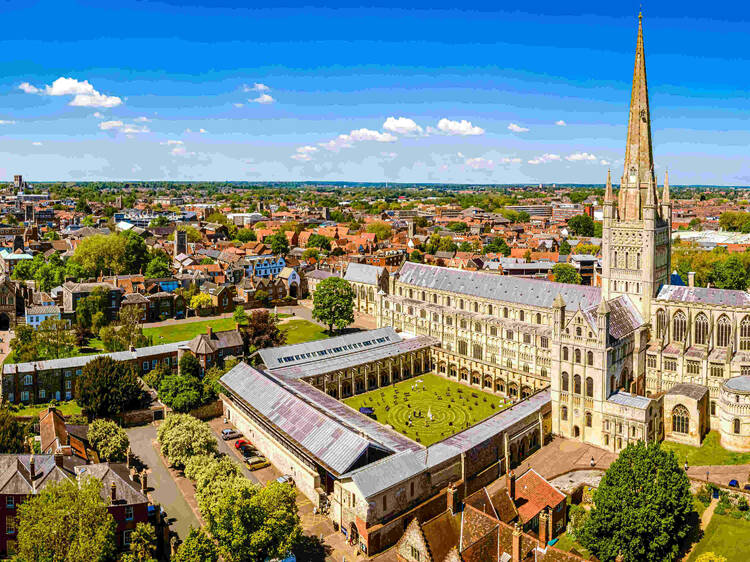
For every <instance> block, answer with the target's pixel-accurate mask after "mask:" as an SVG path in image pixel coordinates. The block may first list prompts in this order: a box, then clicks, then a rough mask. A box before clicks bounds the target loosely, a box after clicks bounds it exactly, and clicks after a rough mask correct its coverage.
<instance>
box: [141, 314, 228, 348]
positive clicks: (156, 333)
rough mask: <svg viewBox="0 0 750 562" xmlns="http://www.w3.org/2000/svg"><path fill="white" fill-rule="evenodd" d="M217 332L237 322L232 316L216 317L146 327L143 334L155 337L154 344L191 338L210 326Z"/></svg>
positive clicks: (203, 332)
mask: <svg viewBox="0 0 750 562" xmlns="http://www.w3.org/2000/svg"><path fill="white" fill-rule="evenodd" d="M209 326H211V328H213V329H214V331H215V332H221V331H223V330H231V329H233V328H234V327H235V326H236V322H235V321H234V320H233V319H232V318H231V317H229V318H216V319H214V320H203V321H200V322H183V323H181V324H171V325H169V326H159V327H158V328H145V329H144V330H143V335H144V336H146V337H151V338H153V342H154V345H159V344H162V343H174V342H176V341H183V340H191V339H193V338H194V337H195V336H197V335H198V334H205V333H206V330H207V329H208V327H209Z"/></svg>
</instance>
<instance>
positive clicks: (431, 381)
mask: <svg viewBox="0 0 750 562" xmlns="http://www.w3.org/2000/svg"><path fill="white" fill-rule="evenodd" d="M344 402H345V403H346V404H347V405H349V406H351V407H352V408H354V409H359V408H361V407H363V406H364V407H369V408H372V409H373V410H374V411H375V413H374V418H375V419H377V420H378V421H379V422H380V423H383V424H387V425H390V426H391V427H393V429H395V430H396V431H398V432H399V433H403V434H404V435H406V436H407V437H409V438H411V439H414V440H416V441H419V442H420V443H422V444H424V445H431V444H432V443H435V442H437V441H441V440H443V439H445V438H447V437H450V436H451V435H453V434H454V433H458V432H459V431H462V430H464V429H466V428H468V427H471V426H472V425H474V424H475V423H477V422H479V421H482V420H483V419H485V418H487V417H489V416H491V415H493V414H496V413H498V412H499V411H500V410H502V409H503V408H505V407H507V406H509V405H510V403H506V401H505V400H504V399H503V398H500V397H498V396H494V395H492V394H488V393H486V392H482V391H479V390H476V389H473V388H469V387H467V386H465V385H462V384H459V383H456V382H453V381H451V380H448V379H446V378H444V377H441V376H439V375H434V374H426V375H421V376H419V377H415V378H413V379H409V380H406V381H402V382H400V383H397V384H395V385H391V386H387V387H383V388H380V389H377V390H373V391H371V392H368V393H365V394H359V395H357V396H353V397H351V398H347V399H346V400H344ZM430 415H431V417H432V419H430Z"/></svg>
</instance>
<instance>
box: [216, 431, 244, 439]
mask: <svg viewBox="0 0 750 562" xmlns="http://www.w3.org/2000/svg"><path fill="white" fill-rule="evenodd" d="M238 437H242V434H241V433H240V432H239V431H236V430H234V429H222V430H221V438H222V439H223V440H224V441H229V440H230V439H237V438H238Z"/></svg>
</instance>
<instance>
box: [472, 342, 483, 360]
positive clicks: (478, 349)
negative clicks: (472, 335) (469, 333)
mask: <svg viewBox="0 0 750 562" xmlns="http://www.w3.org/2000/svg"><path fill="white" fill-rule="evenodd" d="M473 357H474V359H480V360H481V359H482V346H481V345H479V344H474V353H473Z"/></svg>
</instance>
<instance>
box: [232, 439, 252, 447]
mask: <svg viewBox="0 0 750 562" xmlns="http://www.w3.org/2000/svg"><path fill="white" fill-rule="evenodd" d="M244 445H251V444H250V441H248V440H247V439H238V440H237V441H235V442H234V448H235V449H239V448H240V447H242V446H244ZM251 446H252V445H251Z"/></svg>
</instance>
